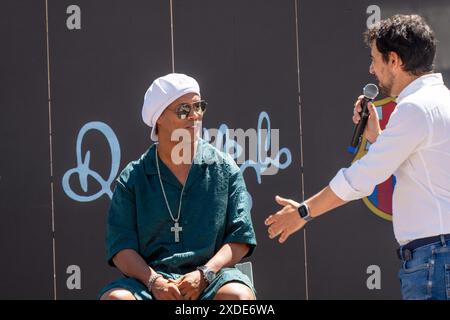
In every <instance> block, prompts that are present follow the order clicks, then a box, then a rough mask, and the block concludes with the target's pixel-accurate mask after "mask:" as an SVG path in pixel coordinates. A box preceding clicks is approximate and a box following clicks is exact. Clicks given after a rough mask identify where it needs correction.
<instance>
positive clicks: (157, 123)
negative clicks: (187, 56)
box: [100, 73, 256, 300]
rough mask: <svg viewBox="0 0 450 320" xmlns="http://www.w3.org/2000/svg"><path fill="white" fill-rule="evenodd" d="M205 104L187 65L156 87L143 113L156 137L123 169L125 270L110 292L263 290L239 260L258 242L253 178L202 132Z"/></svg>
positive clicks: (118, 244) (167, 295) (231, 295)
mask: <svg viewBox="0 0 450 320" xmlns="http://www.w3.org/2000/svg"><path fill="white" fill-rule="evenodd" d="M205 110H206V102H205V101H204V100H201V98H200V88H199V85H198V83H197V81H195V80H194V79H193V78H191V77H189V76H186V75H184V74H176V73H172V74H168V75H166V76H164V77H160V78H158V79H156V80H155V81H154V82H153V83H152V85H151V86H150V87H149V89H148V90H147V92H146V94H145V97H144V105H143V109H142V117H143V120H144V122H145V123H146V124H147V125H149V126H150V127H152V132H151V138H152V140H153V141H157V143H155V144H153V145H152V146H151V147H150V148H149V150H147V152H145V153H144V154H143V155H142V156H141V158H140V159H139V160H137V161H133V162H131V163H130V164H128V166H127V167H126V168H125V169H124V170H123V171H122V173H121V174H120V176H119V178H118V179H117V185H116V188H115V191H114V195H113V198H112V202H111V206H110V209H109V213H108V223H107V239H106V247H107V259H108V262H109V264H110V265H112V266H116V267H117V268H118V269H119V270H120V271H121V272H122V273H123V274H124V275H125V276H126V277H125V278H122V279H119V280H117V281H114V282H113V283H111V284H109V285H108V286H106V287H105V288H103V289H102V290H101V292H100V298H101V299H121V300H122V299H123V300H133V299H158V300H162V299H164V300H166V299H170V300H184V299H186V300H195V299H235V300H238V299H239V300H241V299H242V300H244V299H245V300H250V299H255V294H254V289H253V285H252V283H251V281H250V279H249V278H248V277H247V276H246V275H244V274H243V273H242V272H240V271H239V270H238V269H236V268H234V265H235V264H236V263H237V262H239V261H240V260H241V259H242V258H243V257H245V256H249V255H250V254H251V253H252V251H253V249H254V247H255V246H256V239H255V233H254V230H253V226H252V222H251V217H250V208H249V202H248V195H247V190H246V186H245V182H244V179H243V177H242V174H241V172H240V171H239V168H238V166H237V165H236V163H235V162H234V161H233V160H232V159H231V157H230V156H228V155H226V154H224V153H222V152H220V151H218V150H217V149H215V148H214V147H212V146H211V145H210V144H208V143H206V142H205V141H204V140H202V139H200V138H198V136H199V132H200V130H201V121H202V118H203V114H204V112H205ZM180 133H181V135H179V134H180ZM174 136H178V137H180V136H181V137H182V138H183V139H182V141H181V142H179V141H173V137H174ZM180 146H181V148H180Z"/></svg>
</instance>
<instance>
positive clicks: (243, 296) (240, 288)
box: [214, 283, 256, 300]
mask: <svg viewBox="0 0 450 320" xmlns="http://www.w3.org/2000/svg"><path fill="white" fill-rule="evenodd" d="M214 299H215V300H255V299H256V297H255V295H254V293H253V291H252V290H251V289H250V288H249V287H247V286H246V285H243V284H240V283H230V284H227V285H225V286H223V287H222V288H220V289H219V291H218V292H217V294H216V296H215V297H214Z"/></svg>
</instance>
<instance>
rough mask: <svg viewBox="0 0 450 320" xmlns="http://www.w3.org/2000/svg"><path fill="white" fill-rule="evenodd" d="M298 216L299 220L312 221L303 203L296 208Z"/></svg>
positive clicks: (306, 206)
mask: <svg viewBox="0 0 450 320" xmlns="http://www.w3.org/2000/svg"><path fill="white" fill-rule="evenodd" d="M298 214H299V215H300V218H302V219H303V220H305V221H306V222H308V221H311V220H312V219H313V217H311V214H310V211H309V207H308V205H307V204H306V203H304V202H302V203H301V204H300V206H299V207H298Z"/></svg>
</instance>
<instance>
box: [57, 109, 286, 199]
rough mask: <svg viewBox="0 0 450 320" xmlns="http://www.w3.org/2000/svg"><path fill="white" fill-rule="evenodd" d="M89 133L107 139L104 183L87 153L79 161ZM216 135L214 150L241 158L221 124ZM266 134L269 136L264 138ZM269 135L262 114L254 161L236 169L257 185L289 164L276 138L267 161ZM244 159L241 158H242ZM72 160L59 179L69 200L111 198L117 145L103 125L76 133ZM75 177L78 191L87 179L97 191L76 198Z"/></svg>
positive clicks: (92, 125)
mask: <svg viewBox="0 0 450 320" xmlns="http://www.w3.org/2000/svg"><path fill="white" fill-rule="evenodd" d="M264 121H265V122H266V126H265V127H266V129H263V124H264ZM89 130H97V131H99V132H101V133H102V134H103V135H104V136H105V137H106V139H107V141H108V143H109V148H110V150H111V171H110V174H109V177H108V179H107V180H105V179H103V178H102V177H101V176H100V175H99V174H98V173H97V172H95V171H93V170H91V169H90V168H89V162H90V157H91V151H90V150H87V151H86V153H85V156H84V159H83V157H82V151H81V146H82V142H83V138H84V135H85V134H86V133H87V132H88V131H89ZM217 132H218V134H217V136H216V137H215V144H216V147H217V148H219V149H222V148H221V147H225V150H226V152H228V153H230V155H231V156H232V157H233V159H235V160H237V159H238V158H239V157H240V156H241V154H242V153H243V152H244V148H243V147H242V146H240V145H239V143H237V142H236V141H235V140H234V138H233V137H230V134H229V128H228V126H227V125H226V124H221V125H220V126H219V129H218V130H217ZM267 132H269V133H271V134H267ZM272 132H276V133H277V134H278V130H272V131H271V129H270V118H269V115H268V114H267V112H265V111H263V112H261V113H260V114H259V118H258V127H257V132H256V135H257V144H256V150H257V152H256V159H255V160H250V159H249V160H246V161H245V162H243V163H242V165H241V166H240V171H241V172H242V173H244V171H245V170H246V169H248V168H253V169H254V170H255V172H256V179H257V182H258V184H261V175H274V174H276V173H277V171H278V169H285V168H287V167H288V166H289V165H290V164H291V163H292V155H291V152H290V150H289V149H288V148H282V149H280V150H278V143H279V141H278V140H279V139H278V138H279V137H278V135H276V141H275V145H276V146H275V152H276V151H278V152H277V153H276V155H275V156H274V157H273V158H271V157H269V156H268V152H269V150H270V149H271V143H272V140H271V139H272V138H273V137H272ZM203 139H205V140H206V141H210V136H209V132H208V129H206V128H203ZM270 151H272V152H271V155H272V156H273V154H274V151H273V150H270ZM244 155H245V154H244ZM282 155H285V156H286V160H285V161H284V162H280V158H281V157H282ZM76 157H77V166H76V167H75V168H72V169H70V170H68V171H67V172H66V173H65V174H64V176H63V178H62V186H63V189H64V191H65V193H66V194H67V196H69V197H70V198H72V199H73V200H75V201H79V202H89V201H94V200H96V199H98V198H99V197H101V196H102V195H103V194H107V195H108V196H109V197H110V198H112V195H113V192H112V190H111V184H112V183H113V181H114V179H115V177H116V176H117V173H118V171H119V166H120V145H119V141H118V139H117V137H116V135H115V133H114V131H113V130H112V129H111V128H110V127H109V126H108V125H107V124H105V123H103V122H99V121H93V122H89V123H86V124H85V125H84V126H83V127H82V128H81V129H80V132H79V133H78V137H77V142H76ZM75 173H76V174H78V178H79V182H80V186H81V189H82V190H83V191H84V192H87V191H88V177H89V176H91V177H92V178H94V179H95V180H96V181H97V182H98V183H99V184H100V186H101V189H100V191H98V192H97V193H95V194H93V195H87V196H86V195H79V194H76V193H75V192H74V191H73V190H72V188H71V186H70V183H69V180H70V177H71V176H72V175H73V174H75ZM248 195H249V201H250V206H252V197H251V195H250V194H248Z"/></svg>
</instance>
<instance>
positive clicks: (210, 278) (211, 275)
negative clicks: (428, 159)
mask: <svg viewBox="0 0 450 320" xmlns="http://www.w3.org/2000/svg"><path fill="white" fill-rule="evenodd" d="M215 277H216V274H215V273H214V271H212V270H207V271H206V272H205V278H206V280H208V282H209V283H211V282H212V281H213V280H214V278H215Z"/></svg>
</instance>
